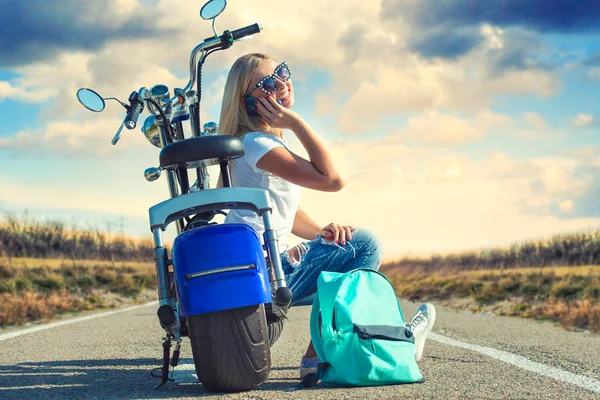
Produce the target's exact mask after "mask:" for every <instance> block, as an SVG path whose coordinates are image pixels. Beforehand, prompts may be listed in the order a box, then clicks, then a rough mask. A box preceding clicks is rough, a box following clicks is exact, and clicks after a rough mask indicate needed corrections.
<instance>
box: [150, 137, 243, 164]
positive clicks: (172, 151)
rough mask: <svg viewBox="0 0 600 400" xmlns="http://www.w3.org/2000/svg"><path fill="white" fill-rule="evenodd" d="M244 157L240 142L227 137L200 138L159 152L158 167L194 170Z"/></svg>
mask: <svg viewBox="0 0 600 400" xmlns="http://www.w3.org/2000/svg"><path fill="white" fill-rule="evenodd" d="M243 155H244V145H243V144H242V141H241V140H240V139H239V138H237V137H235V136H229V135H215V136H201V137H193V138H189V139H183V140H179V141H177V142H174V143H171V144H169V145H168V146H165V148H163V149H162V150H161V152H160V166H161V167H163V168H167V167H174V166H178V167H183V166H185V167H187V168H196V167H199V166H201V165H202V162H203V163H204V164H205V165H214V164H218V163H219V162H220V161H229V160H233V159H234V158H239V157H242V156H243Z"/></svg>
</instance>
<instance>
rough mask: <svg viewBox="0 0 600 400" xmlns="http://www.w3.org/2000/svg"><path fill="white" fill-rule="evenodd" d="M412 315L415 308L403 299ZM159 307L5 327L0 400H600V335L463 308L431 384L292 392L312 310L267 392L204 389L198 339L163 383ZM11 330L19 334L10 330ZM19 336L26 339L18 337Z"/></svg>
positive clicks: (430, 356)
mask: <svg viewBox="0 0 600 400" xmlns="http://www.w3.org/2000/svg"><path fill="white" fill-rule="evenodd" d="M401 304H402V307H403V310H404V312H405V314H406V317H407V318H409V317H410V315H412V312H413V311H414V310H415V308H416V305H414V304H412V303H409V302H406V301H402V303H401ZM155 310H156V305H150V306H144V307H139V308H136V309H133V310H128V311H124V312H121V313H116V314H111V315H106V316H100V317H98V318H92V319H87V320H84V321H81V320H77V319H74V320H71V321H73V323H69V324H64V325H61V326H56V327H52V328H50V329H44V330H40V331H37V332H31V333H26V334H23V335H19V336H16V337H7V332H6V331H2V330H0V399H19V400H22V399H42V398H43V399H54V398H60V399H70V398H78V399H81V398H97V399H137V398H143V399H158V398H161V399H162V398H173V399H182V398H194V397H217V398H219V397H223V398H239V399H285V398H293V399H305V398H306V399H308V398H310V399H342V398H346V399H350V398H356V399H361V398H365V399H366V398H377V399H384V398H389V399H397V398H409V399H464V398H469V399H536V398H540V399H542V398H543V399H593V398H595V399H598V398H600V335H593V334H589V333H581V332H567V331H565V330H563V329H561V328H559V327H555V326H553V325H552V324H549V323H538V322H531V321H526V320H520V319H516V318H506V317H494V316H489V315H480V314H471V313H467V312H455V311H452V310H449V309H445V308H442V307H437V310H438V317H437V322H436V325H435V327H434V329H433V332H434V334H433V335H432V337H431V338H430V339H429V340H428V341H427V344H426V346H425V352H424V356H423V359H422V360H421V362H420V363H419V366H420V368H421V371H422V373H423V376H424V377H425V380H426V381H425V383H422V384H413V385H397V386H384V387H367V388H351V389H331V388H324V387H322V386H321V385H319V386H318V387H316V388H314V389H305V390H302V391H296V392H285V391H284V389H285V388H288V387H290V386H292V385H294V384H295V383H297V382H298V381H299V379H298V369H297V366H298V364H299V360H300V357H301V356H302V354H303V353H304V351H305V349H306V346H307V344H308V341H309V338H310V334H309V329H308V320H309V312H310V308H309V307H297V308H293V309H292V310H291V311H290V318H291V319H290V321H288V322H290V323H289V325H287V326H286V329H285V330H284V333H283V335H282V337H281V338H280V340H279V342H277V344H276V345H275V346H274V347H273V349H272V350H273V351H272V353H273V354H272V357H273V368H272V371H271V374H270V376H269V379H268V380H267V382H265V383H264V384H263V385H262V386H261V387H260V388H259V390H256V391H252V392H246V393H238V394H234V395H219V394H213V393H205V392H204V391H203V389H202V386H201V385H200V384H199V383H198V381H197V379H196V377H195V372H194V368H193V362H192V359H191V350H190V347H189V341H187V340H185V341H184V342H183V343H184V346H182V355H181V362H180V366H179V367H177V369H176V371H175V374H174V377H175V380H176V382H175V383H169V384H167V385H166V386H164V387H162V388H160V389H158V390H152V388H153V387H154V386H155V385H156V384H157V383H158V382H159V379H158V378H153V377H151V376H150V370H151V369H152V368H156V367H158V366H159V365H160V357H161V356H162V347H161V337H162V336H161V335H162V331H161V329H160V327H159V325H158V321H157V318H156V314H155ZM9 333H10V332H9ZM13 333H16V334H18V333H19V332H18V331H16V332H14V331H13Z"/></svg>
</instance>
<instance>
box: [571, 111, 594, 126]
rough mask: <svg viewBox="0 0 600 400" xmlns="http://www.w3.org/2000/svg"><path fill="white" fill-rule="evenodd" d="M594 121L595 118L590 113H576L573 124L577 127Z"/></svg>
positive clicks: (588, 124)
mask: <svg viewBox="0 0 600 400" xmlns="http://www.w3.org/2000/svg"><path fill="white" fill-rule="evenodd" d="M594 121H595V118H594V116H593V115H591V114H577V116H576V117H575V119H574V120H573V125H575V126H576V127H578V128H583V127H586V126H590V125H592V124H593V123H594Z"/></svg>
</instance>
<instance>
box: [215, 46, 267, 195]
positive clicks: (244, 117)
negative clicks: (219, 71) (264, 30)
mask: <svg viewBox="0 0 600 400" xmlns="http://www.w3.org/2000/svg"><path fill="white" fill-rule="evenodd" d="M266 59H273V58H272V57H270V56H268V55H266V54H263V53H251V54H246V55H243V56H241V57H240V58H238V59H237V60H236V61H235V62H234V63H233V65H232V67H231V70H229V74H228V75H227V81H226V82H225V90H224V93H223V103H222V104H221V117H220V120H219V134H220V135H231V136H237V137H238V138H240V139H242V138H243V137H244V135H245V134H246V133H248V132H256V131H259V132H267V133H273V132H272V129H271V127H270V126H269V125H268V124H266V123H265V122H264V121H263V120H262V118H260V117H251V116H249V115H248V112H247V111H246V106H245V103H244V102H243V101H242V98H243V96H244V94H245V93H246V92H247V91H248V89H249V88H250V86H251V85H252V84H254V82H253V81H252V78H253V76H254V71H256V69H257V68H258V66H259V65H260V64H261V63H262V62H263V61H264V60H266ZM217 187H223V177H222V175H221V174H219V181H218V183H217Z"/></svg>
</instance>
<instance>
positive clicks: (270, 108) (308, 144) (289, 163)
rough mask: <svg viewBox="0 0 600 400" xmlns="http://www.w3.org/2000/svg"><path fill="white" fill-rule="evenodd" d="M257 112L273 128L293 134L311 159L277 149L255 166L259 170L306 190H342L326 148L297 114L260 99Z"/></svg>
mask: <svg viewBox="0 0 600 400" xmlns="http://www.w3.org/2000/svg"><path fill="white" fill-rule="evenodd" d="M258 112H259V113H260V114H261V115H262V116H263V119H265V121H266V122H267V123H268V124H269V125H271V126H272V127H273V128H280V129H290V130H291V131H293V132H294V133H295V134H296V137H297V138H298V140H299V141H300V143H302V146H303V147H304V148H305V149H306V152H307V153H308V157H309V159H310V161H309V160H306V159H304V158H302V157H300V156H298V155H296V154H294V153H292V152H291V151H289V150H288V149H286V148H284V147H277V148H275V149H273V150H271V151H269V152H268V153H266V154H265V155H264V156H263V157H262V158H261V159H260V160H259V161H258V162H257V163H256V166H257V167H258V168H261V169H264V170H266V171H269V172H271V173H272V174H275V175H277V176H279V177H280V178H282V179H285V180H286V181H289V182H292V183H294V184H296V185H299V186H303V187H306V188H309V189H315V190H321V191H325V192H336V191H338V190H340V189H342V187H344V181H343V179H342V177H341V176H340V173H339V172H338V170H337V168H336V167H335V165H334V163H333V159H332V157H331V155H330V154H329V151H328V150H327V147H326V146H325V144H324V143H323V142H322V141H321V139H320V138H319V136H318V135H317V134H316V133H315V132H314V131H313V130H312V129H311V127H310V126H309V125H308V124H307V123H306V122H305V121H304V120H303V119H302V118H301V117H300V116H299V115H298V114H296V113H294V112H293V111H291V110H288V109H287V108H285V107H282V106H280V105H279V104H277V103H275V101H274V100H272V99H271V98H269V99H268V100H267V99H265V98H261V102H259V104H258Z"/></svg>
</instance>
